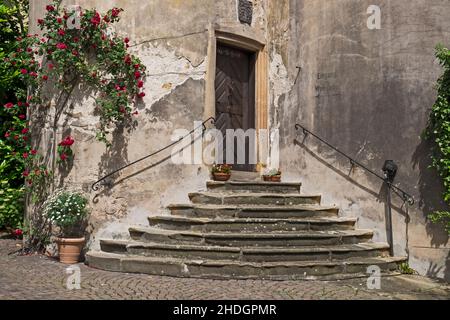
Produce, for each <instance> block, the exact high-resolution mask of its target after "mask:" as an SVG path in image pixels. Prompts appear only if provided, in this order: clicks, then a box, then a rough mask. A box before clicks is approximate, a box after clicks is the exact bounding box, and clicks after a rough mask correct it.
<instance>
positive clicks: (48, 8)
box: [45, 5, 55, 11]
mask: <svg viewBox="0 0 450 320" xmlns="http://www.w3.org/2000/svg"><path fill="white" fill-rule="evenodd" d="M45 9H46V10H47V11H55V7H54V6H51V5H48V6H46V7H45Z"/></svg>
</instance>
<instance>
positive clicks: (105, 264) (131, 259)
mask: <svg viewBox="0 0 450 320" xmlns="http://www.w3.org/2000/svg"><path fill="white" fill-rule="evenodd" d="M96 259H97V261H95V260H96ZM99 260H100V261H99ZM93 261H94V262H93ZM404 261H407V257H387V258H363V259H352V260H350V259H348V260H347V261H314V262H313V261H295V262H291V261H286V262H243V261H227V260H202V259H195V260H187V259H176V258H158V257H142V256H137V255H121V254H115V253H106V252H101V251H90V252H88V253H87V254H86V264H87V265H88V266H90V267H93V268H99V269H103V270H108V271H114V272H130V273H147V274H155V275H156V274H157V275H163V276H173V277H190V278H207V279H267V280H275V281H276V280H300V279H304V280H324V281H327V280H338V279H345V278H348V277H367V276H368V275H367V273H360V272H358V273H354V272H353V273H347V272H346V271H347V267H352V266H371V265H377V266H384V265H386V267H389V265H390V264H396V265H397V268H398V264H400V263H402V262H404ZM133 263H137V264H141V265H142V264H144V265H148V266H150V267H151V266H156V267H159V268H161V267H162V266H164V270H165V271H164V270H163V271H162V272H159V273H156V272H142V270H140V269H141V268H137V269H136V268H131V269H130V267H129V266H130V264H133ZM189 266H193V267H196V266H197V267H212V268H218V267H219V268H225V267H235V268H236V267H238V268H252V269H253V270H255V271H258V270H262V269H266V268H267V269H272V268H277V267H278V268H283V270H286V269H288V268H290V267H297V268H302V267H303V268H310V269H311V268H314V267H325V268H326V267H329V268H332V267H342V268H343V271H345V273H334V274H325V275H308V274H307V273H306V272H304V273H303V274H285V275H283V274H275V275H261V274H258V273H255V274H248V271H246V270H244V274H236V273H231V274H227V273H223V274H217V273H211V274H191V273H190V272H189ZM138 269H139V270H138ZM180 270H181V271H180ZM146 271H148V270H146ZM388 274H398V272H396V271H394V270H393V269H388V270H387V272H386V270H384V269H383V268H382V275H388Z"/></svg>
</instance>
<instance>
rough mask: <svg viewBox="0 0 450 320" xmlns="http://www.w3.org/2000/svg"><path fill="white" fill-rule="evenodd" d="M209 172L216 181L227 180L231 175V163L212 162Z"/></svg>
mask: <svg viewBox="0 0 450 320" xmlns="http://www.w3.org/2000/svg"><path fill="white" fill-rule="evenodd" d="M211 173H212V175H213V178H214V180H216V181H228V180H229V179H230V177H231V165H229V164H214V165H213V167H212V169H211Z"/></svg>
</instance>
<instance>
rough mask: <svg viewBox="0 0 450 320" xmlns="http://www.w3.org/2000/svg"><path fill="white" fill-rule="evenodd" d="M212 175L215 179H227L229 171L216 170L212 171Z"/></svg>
mask: <svg viewBox="0 0 450 320" xmlns="http://www.w3.org/2000/svg"><path fill="white" fill-rule="evenodd" d="M213 177H214V180H215V181H228V180H230V177H231V173H220V172H216V173H213Z"/></svg>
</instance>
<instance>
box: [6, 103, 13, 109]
mask: <svg viewBox="0 0 450 320" xmlns="http://www.w3.org/2000/svg"><path fill="white" fill-rule="evenodd" d="M12 107H14V103H12V102H8V103H7V104H5V108H6V109H11V108H12Z"/></svg>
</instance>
